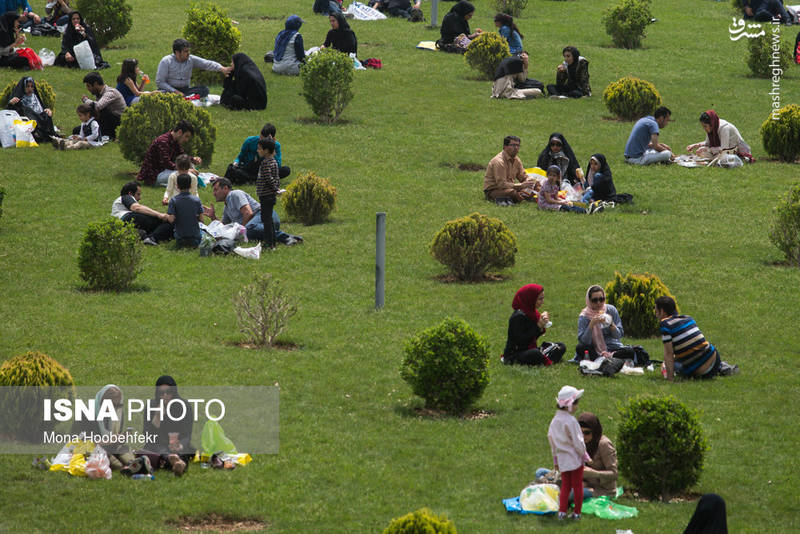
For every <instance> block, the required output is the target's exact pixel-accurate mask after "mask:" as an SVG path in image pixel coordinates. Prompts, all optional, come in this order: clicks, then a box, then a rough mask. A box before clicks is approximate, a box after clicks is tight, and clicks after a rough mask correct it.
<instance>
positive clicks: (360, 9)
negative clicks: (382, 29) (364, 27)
mask: <svg viewBox="0 0 800 534" xmlns="http://www.w3.org/2000/svg"><path fill="white" fill-rule="evenodd" d="M345 13H350V14H351V15H353V18H354V19H356V20H383V19H385V18H386V15H384V14H383V13H381V12H380V11H378V10H377V9H373V8H371V7H369V6H368V5H366V4H362V3H361V2H353V3H352V4H350V5H349V6H347V9H346V10H345Z"/></svg>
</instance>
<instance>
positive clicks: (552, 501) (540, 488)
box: [519, 484, 560, 512]
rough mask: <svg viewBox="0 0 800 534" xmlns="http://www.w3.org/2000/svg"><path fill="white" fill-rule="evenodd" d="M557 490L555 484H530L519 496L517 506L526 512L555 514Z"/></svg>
mask: <svg viewBox="0 0 800 534" xmlns="http://www.w3.org/2000/svg"><path fill="white" fill-rule="evenodd" d="M559 491H560V490H559V488H558V486H556V485H555V484H531V485H530V486H528V487H527V488H525V489H523V490H522V491H521V492H520V494H519V504H520V505H521V506H522V509H523V510H526V511H528V512H557V511H558V494H559Z"/></svg>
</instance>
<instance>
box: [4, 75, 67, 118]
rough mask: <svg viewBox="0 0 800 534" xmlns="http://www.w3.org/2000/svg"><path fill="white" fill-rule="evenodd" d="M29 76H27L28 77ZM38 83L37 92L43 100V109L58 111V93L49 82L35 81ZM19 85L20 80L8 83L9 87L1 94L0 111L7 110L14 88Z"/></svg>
mask: <svg viewBox="0 0 800 534" xmlns="http://www.w3.org/2000/svg"><path fill="white" fill-rule="evenodd" d="M26 76H27V75H26ZM35 81H36V90H37V91H38V92H39V97H40V98H41V101H42V102H41V104H42V107H43V108H45V109H48V108H49V109H51V110H52V111H55V110H56V92H55V91H54V90H53V86H52V85H50V84H49V83H47V80H35ZM18 83H19V79H16V80H11V81H10V82H8V85H6V86H5V88H4V89H3V92H2V93H0V109H5V108H6V106H8V101H9V100H10V99H11V93H12V92H13V91H14V87H16V86H17V84H18Z"/></svg>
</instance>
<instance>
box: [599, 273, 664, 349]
mask: <svg viewBox="0 0 800 534" xmlns="http://www.w3.org/2000/svg"><path fill="white" fill-rule="evenodd" d="M605 292H606V301H607V302H608V303H609V304H611V305H613V306H615V307H616V308H617V310H618V311H619V316H620V319H622V328H623V329H624V330H625V335H626V336H630V337H639V338H642V337H651V336H655V335H656V334H658V332H659V330H658V319H656V316H655V314H654V313H653V309H654V308H655V305H656V299H657V298H658V297H661V296H667V297H672V298H673V299H674V298H675V297H674V296H673V295H672V293H670V292H669V289H667V286H665V285H664V284H663V282H661V280H660V279H659V278H658V276H656V275H654V274H650V273H645V274H631V273H628V274H627V275H626V276H624V277H623V276H622V275H621V274H620V273H619V272H615V273H614V280H613V281H611V282H609V283H608V284H606V288H605Z"/></svg>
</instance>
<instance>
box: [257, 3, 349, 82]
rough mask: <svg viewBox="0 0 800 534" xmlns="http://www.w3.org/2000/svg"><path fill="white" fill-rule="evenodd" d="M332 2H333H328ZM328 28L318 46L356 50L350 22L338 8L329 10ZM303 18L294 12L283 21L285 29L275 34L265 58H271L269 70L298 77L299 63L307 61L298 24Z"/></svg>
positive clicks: (300, 24)
mask: <svg viewBox="0 0 800 534" xmlns="http://www.w3.org/2000/svg"><path fill="white" fill-rule="evenodd" d="M331 3H335V2H331ZM328 19H329V21H330V24H331V29H330V30H328V34H327V35H326V36H325V42H323V43H322V46H321V47H320V48H328V47H330V48H333V49H334V50H338V51H339V52H344V53H345V54H357V53H358V39H356V34H355V32H353V30H352V28H350V24H349V23H348V22H347V19H346V18H345V16H344V15H343V14H342V12H341V10H339V11H331V12H330V14H329V15H328ZM302 25H303V19H301V18H300V17H299V16H297V15H291V16H289V18H287V19H286V22H285V23H284V29H283V30H282V31H281V32H280V33H278V36H277V37H275V45H274V47H273V49H272V52H271V55H270V53H269V52H268V53H267V54H266V55H265V56H264V58H265V60H270V59H271V61H272V72H274V73H276V74H285V75H288V76H297V75H298V74H300V66H301V65H302V64H303V63H305V61H306V51H305V47H304V44H303V36H302V34H301V33H300V27H301V26H302Z"/></svg>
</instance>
